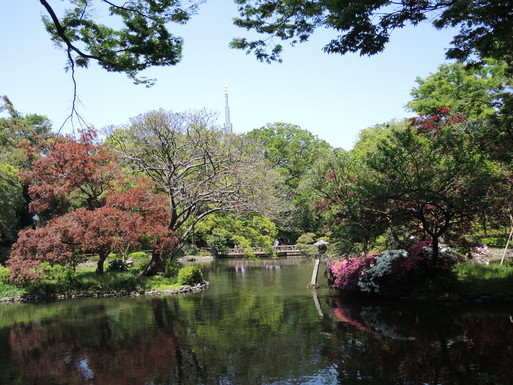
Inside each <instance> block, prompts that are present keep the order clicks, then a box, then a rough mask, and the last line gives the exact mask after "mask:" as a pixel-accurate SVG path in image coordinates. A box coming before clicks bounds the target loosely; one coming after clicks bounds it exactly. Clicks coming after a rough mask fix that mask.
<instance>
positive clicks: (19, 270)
mask: <svg viewBox="0 0 513 385" xmlns="http://www.w3.org/2000/svg"><path fill="white" fill-rule="evenodd" d="M167 223H168V215H167V210H165V199H164V198H163V197H162V196H161V195H158V194H152V193H149V192H148V191H147V190H146V189H145V188H144V186H143V187H135V188H132V189H129V190H127V191H125V192H122V193H118V194H116V195H112V196H111V197H109V199H108V200H107V206H105V207H100V208H97V209H96V210H88V209H85V208H80V209H77V210H75V211H72V212H70V213H68V214H65V215H63V216H60V217H57V218H55V219H53V220H51V221H49V222H48V223H47V224H46V226H45V227H42V228H37V229H31V230H24V231H22V232H21V233H20V235H19V239H18V242H16V243H15V244H14V245H13V247H12V253H11V259H10V261H9V264H10V266H11V279H12V280H18V281H34V280H37V279H39V278H40V273H41V271H40V269H38V268H37V266H38V265H39V264H40V262H43V261H47V262H51V263H57V264H62V265H65V264H67V263H69V262H70V261H71V260H72V257H73V255H75V254H77V253H81V254H93V255H97V256H98V268H97V272H99V273H101V272H103V263H104V261H105V259H106V258H107V256H108V255H109V253H111V252H118V253H123V252H126V251H127V250H138V249H140V248H141V247H142V246H143V245H144V246H146V247H150V248H152V249H153V252H154V253H155V252H157V253H163V252H170V251H172V250H173V248H174V247H176V244H177V239H176V237H175V236H174V233H173V232H172V231H171V230H170V229H169V228H168V226H167Z"/></svg>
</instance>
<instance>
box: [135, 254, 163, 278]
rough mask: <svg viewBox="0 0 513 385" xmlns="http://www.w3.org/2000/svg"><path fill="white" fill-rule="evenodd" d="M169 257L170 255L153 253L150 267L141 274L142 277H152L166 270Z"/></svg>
mask: <svg viewBox="0 0 513 385" xmlns="http://www.w3.org/2000/svg"><path fill="white" fill-rule="evenodd" d="M168 257H169V254H167V253H166V254H162V253H157V252H153V253H151V260H150V262H149V263H148V265H147V266H146V267H145V268H144V270H143V271H142V272H141V275H144V276H145V277H151V276H154V275H157V273H159V272H161V271H163V270H164V265H165V263H166V259H167V258H168Z"/></svg>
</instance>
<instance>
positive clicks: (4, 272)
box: [0, 266, 10, 285]
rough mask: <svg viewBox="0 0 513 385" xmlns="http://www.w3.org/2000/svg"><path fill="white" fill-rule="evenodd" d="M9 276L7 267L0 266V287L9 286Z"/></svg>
mask: <svg viewBox="0 0 513 385" xmlns="http://www.w3.org/2000/svg"><path fill="white" fill-rule="evenodd" d="M9 274H10V271H9V268H8V267H7V266H0V285H8V284H10V280H9Z"/></svg>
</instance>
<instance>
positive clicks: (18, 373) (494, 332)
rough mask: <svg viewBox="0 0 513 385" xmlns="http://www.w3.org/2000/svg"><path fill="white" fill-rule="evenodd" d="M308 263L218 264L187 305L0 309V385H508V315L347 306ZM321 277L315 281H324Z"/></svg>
mask: <svg viewBox="0 0 513 385" xmlns="http://www.w3.org/2000/svg"><path fill="white" fill-rule="evenodd" d="M312 266H313V261H308V262H306V263H305V262H304V261H300V260H294V261H292V260H290V261H281V260H280V261H275V260H268V261H241V260H229V261H219V262H216V263H214V264H212V265H210V266H208V267H205V270H206V274H207V275H208V279H209V281H211V287H210V289H209V290H207V291H205V292H202V293H198V294H192V295H180V296H163V297H140V298H117V299H115V298H105V299H83V300H76V301H63V302H53V303H47V304H7V305H2V306H0V384H9V385H10V384H21V385H24V384H38V385H47V384H48V385H49V384H96V385H103V384H112V385H117V384H120V385H121V384H130V385H132V384H133V385H139V384H140V385H150V384H151V385H168V384H191V385H192V384H195V385H198V384H243V385H245V384H276V385H284V384H492V383H493V384H509V383H513V382H512V380H511V379H510V378H511V375H512V374H513V369H512V368H513V362H512V361H513V359H512V357H513V354H512V353H513V331H512V330H513V323H512V322H511V315H512V314H513V311H512V309H511V308H507V307H481V308H472V307H462V306H457V307H445V306H441V305H429V306H428V305H422V306H414V305H406V304H403V303H398V302H387V303H385V302H375V301H374V302H373V301H361V300H360V301H348V300H342V299H340V298H338V297H335V296H333V295H332V294H333V293H331V292H330V291H329V290H328V289H327V288H326V287H325V285H324V287H321V289H319V290H317V291H313V290H308V289H306V285H307V283H308V282H309V280H310V276H311V272H312ZM321 272H322V270H321Z"/></svg>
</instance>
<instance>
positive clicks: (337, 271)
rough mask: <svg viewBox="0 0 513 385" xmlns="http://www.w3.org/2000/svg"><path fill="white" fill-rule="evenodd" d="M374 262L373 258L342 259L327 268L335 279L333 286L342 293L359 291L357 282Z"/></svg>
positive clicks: (371, 256)
mask: <svg viewBox="0 0 513 385" xmlns="http://www.w3.org/2000/svg"><path fill="white" fill-rule="evenodd" d="M373 262H374V256H373V255H368V256H364V257H354V258H344V259H341V260H339V261H336V262H334V263H332V264H331V265H330V266H329V269H330V271H331V274H332V276H333V277H334V278H335V280H334V283H333V285H334V286H335V287H336V288H337V289H340V290H344V291H359V290H360V289H359V287H358V281H359V280H360V277H361V276H362V274H364V272H365V270H366V269H367V268H368V267H369V266H370V265H371V264H372V263H373Z"/></svg>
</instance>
